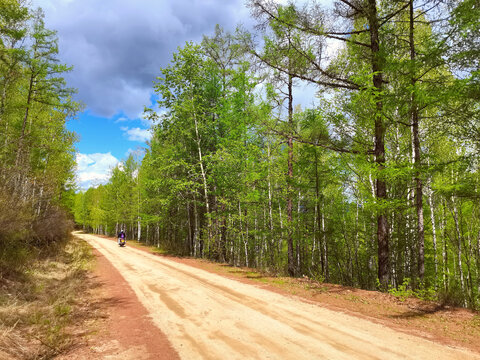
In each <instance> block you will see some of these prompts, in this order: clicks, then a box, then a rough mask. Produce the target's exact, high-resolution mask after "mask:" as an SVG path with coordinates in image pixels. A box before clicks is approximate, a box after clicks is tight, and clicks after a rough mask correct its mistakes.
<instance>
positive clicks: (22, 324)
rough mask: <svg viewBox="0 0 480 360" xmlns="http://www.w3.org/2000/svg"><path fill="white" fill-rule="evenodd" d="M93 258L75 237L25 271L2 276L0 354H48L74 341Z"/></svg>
mask: <svg viewBox="0 0 480 360" xmlns="http://www.w3.org/2000/svg"><path fill="white" fill-rule="evenodd" d="M92 262H93V255H92V253H91V249H90V248H89V247H88V245H87V244H86V243H85V242H83V241H79V240H71V241H70V242H68V243H67V244H66V245H65V246H64V247H62V248H61V249H59V250H58V251H56V252H55V255H52V254H49V255H48V256H44V257H42V258H41V259H38V260H37V261H35V262H34V263H33V264H32V266H31V267H30V268H29V269H28V270H27V271H26V272H25V273H24V274H23V275H21V276H17V277H15V278H14V279H12V278H11V279H0V359H25V360H30V359H50V358H52V357H54V356H55V355H58V354H60V353H62V352H65V351H66V350H68V349H70V348H71V347H72V346H73V345H74V337H73V334H72V333H71V329H72V325H73V324H74V322H76V321H77V320H78V318H79V317H81V316H82V314H83V313H82V311H81V305H82V301H83V300H84V299H82V298H81V297H80V298H79V297H78V294H82V293H84V292H85V290H86V289H85V287H86V286H87V285H86V284H87V283H86V281H85V280H86V276H87V272H88V270H89V269H90V266H91V264H92Z"/></svg>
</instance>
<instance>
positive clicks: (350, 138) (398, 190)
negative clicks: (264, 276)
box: [74, 0, 480, 307]
mask: <svg viewBox="0 0 480 360" xmlns="http://www.w3.org/2000/svg"><path fill="white" fill-rule="evenodd" d="M260 3H261V4H263V5H264V6H263V7H260V6H259V4H260ZM427 3H428V2H427ZM342 6H344V9H343V10H345V12H340V13H339V14H344V15H348V14H350V12H349V10H351V11H353V10H352V9H351V8H350V5H349V4H348V3H344V4H343V5H342ZM369 6H372V4H371V3H369ZM375 6H376V8H375V9H374V10H375V11H376V12H375V13H376V14H378V16H379V17H378V18H376V19H375V18H374V17H373V16H370V15H371V14H370V13H368V11H367V10H368V9H366V8H363V7H362V8H361V9H356V10H355V12H354V13H355V16H353V17H349V16H345V17H341V19H340V20H341V21H340V20H339V22H338V23H337V22H336V20H337V19H331V18H329V15H328V14H327V13H324V12H322V11H320V10H319V9H318V8H316V7H308V6H306V7H304V8H302V9H300V8H298V7H295V6H294V5H293V4H291V5H288V6H280V5H277V4H276V3H275V2H267V1H261V0H258V1H255V2H252V8H253V9H254V11H253V12H254V14H255V15H256V16H258V17H259V19H260V20H261V21H262V23H263V24H264V25H265V32H262V33H261V34H260V35H262V37H263V39H264V42H263V44H262V45H263V47H262V49H261V50H257V48H255V47H253V45H252V43H253V40H252V39H253V38H254V37H253V36H251V35H250V34H245V33H242V32H241V31H238V32H237V33H236V34H235V36H233V35H231V34H228V33H226V32H224V31H223V30H222V29H221V28H220V27H218V26H217V27H216V29H215V33H214V35H213V36H212V37H204V39H203V41H202V43H201V44H194V43H192V42H188V43H186V44H185V46H184V47H181V48H179V49H178V50H177V51H176V52H175V53H174V54H173V55H172V60H171V63H170V64H169V65H168V66H166V67H165V68H163V69H161V74H160V76H159V77H158V78H157V81H156V83H155V85H154V91H155V92H156V94H157V95H158V97H159V99H160V101H159V104H158V105H159V106H160V107H161V108H162V114H161V115H160V114H157V113H155V111H154V110H152V109H147V116H148V117H149V118H150V119H152V120H153V121H155V125H154V127H153V128H152V135H153V136H152V140H151V142H150V144H149V147H148V149H147V150H146V154H145V156H144V158H143V160H142V161H141V163H138V164H136V163H134V161H133V160H132V159H128V160H126V161H125V162H124V163H123V164H122V166H120V167H118V168H116V169H113V171H112V177H111V179H110V182H109V183H108V184H106V185H105V186H100V187H98V188H96V189H89V190H87V191H86V192H84V193H79V194H77V195H76V197H75V206H74V207H75V211H74V212H75V219H76V221H77V223H78V224H80V225H82V226H83V227H84V228H85V229H88V230H92V231H95V232H100V233H110V234H112V233H114V232H116V231H117V230H118V228H119V227H120V226H122V227H127V228H128V229H127V234H128V235H129V236H130V237H133V236H136V237H138V235H136V234H139V233H141V234H140V238H139V239H138V240H140V241H144V242H146V243H149V244H155V245H157V246H158V247H161V248H163V249H164V250H166V251H169V252H174V253H177V254H183V255H191V256H197V257H205V258H209V259H215V260H219V261H225V262H228V263H230V264H232V265H239V266H252V267H257V268H261V269H264V270H268V271H272V272H277V273H286V272H287V270H290V269H289V268H288V265H291V264H289V263H288V262H289V261H290V262H291V261H292V259H289V256H288V255H289V254H288V253H287V251H288V248H289V246H288V244H287V243H290V244H291V245H292V247H293V249H291V250H293V255H294V256H293V259H294V262H295V264H294V267H295V274H296V275H299V276H301V275H307V276H309V277H312V278H319V279H322V280H324V281H327V282H335V283H341V284H346V285H350V286H358V287H362V288H367V289H379V290H383V291H389V292H390V293H391V294H393V295H394V296H396V297H398V298H400V299H402V300H404V299H405V298H407V297H409V296H415V297H418V298H421V299H425V300H435V299H437V298H440V299H444V300H442V301H445V302H449V303H454V304H456V305H461V306H470V307H476V306H478V303H479V294H478V283H479V279H480V270H479V269H480V240H479V239H480V237H479V236H478V234H479V233H480V222H479V219H480V206H479V204H478V193H479V190H478V188H479V181H480V177H479V173H478V160H479V159H478V154H477V152H476V147H477V146H478V138H479V137H478V134H480V132H479V131H478V129H479V128H480V127H479V126H478V123H479V122H478V119H479V118H478V111H479V108H480V107H479V103H478V96H476V95H478V88H476V86H478V73H477V72H476V71H475V70H474V69H470V68H468V67H466V66H465V64H466V62H467V60H468V61H470V60H472V61H474V59H473V57H471V56H472V55H471V54H472V52H473V53H474V52H475V50H476V49H475V48H474V46H472V44H475V42H476V41H477V40H478V39H477V38H473V39H468V36H467V37H466V36H465V34H466V33H468V31H470V32H471V33H475V32H476V30H478V29H477V27H478V26H477V25H478V21H477V22H476V21H475V20H474V19H473V17H471V16H470V15H469V14H468V11H469V9H470V10H471V9H472V2H471V1H470V0H465V1H462V2H460V3H459V4H458V5H456V7H455V8H454V9H450V10H449V11H451V14H452V20H451V22H450V23H447V22H443V23H442V24H443V25H444V26H450V30H452V32H451V35H452V36H453V37H452V38H454V37H456V36H459V37H462V38H463V39H467V40H468V41H467V40H465V41H464V42H462V43H461V49H462V51H461V52H459V53H458V54H459V55H458V56H456V55H454V54H453V50H454V49H455V48H456V47H455V46H453V45H452V44H449V40H448V39H446V38H445V37H444V34H442V33H441V32H439V31H438V29H437V27H436V26H434V25H435V24H436V22H433V20H432V19H433V18H431V17H430V16H434V14H433V13H432V12H428V11H427V13H426V14H423V13H419V12H414V14H413V17H411V14H410V13H409V11H408V10H409V9H408V7H404V4H403V3H399V2H393V3H392V2H390V3H388V2H384V3H381V4H380V3H379V4H377V5H375ZM426 6H427V5H426ZM432 8H433V7H432ZM465 9H467V10H465ZM475 9H476V8H475ZM475 9H474V10H475ZM357 10H358V13H357ZM369 10H373V9H369ZM475 11H476V10H475ZM273 15H275V16H273ZM410 20H412V22H411V21H410ZM436 20H438V22H442V21H443V20H442V19H436ZM436 20H435V21H436ZM342 21H344V22H345V23H346V24H347V26H346V27H345V28H342V27H341V26H343V25H344V24H343V22H342ZM331 23H333V24H335V25H336V26H339V28H338V29H337V28H334V29H331V28H330V26H331ZM375 24H376V25H378V33H375V32H374V31H373V29H372V26H373V25H375ZM410 24H412V26H410ZM340 29H343V30H344V31H345V32H344V33H342V32H341V31H340ZM333 33H335V34H337V35H332V34H333ZM338 34H343V35H338ZM339 37H340V38H341V39H340V40H341V41H342V42H343V44H344V46H343V47H342V48H340V49H339V51H338V52H337V53H336V54H335V55H334V56H332V58H331V59H329V60H330V61H328V62H326V61H324V58H323V57H322V56H323V53H322V51H323V49H324V46H326V45H328V42H329V41H330V40H331V39H332V38H335V39H337V40H338V38H339ZM375 37H378V39H376V40H378V44H375V46H373V45H372V43H371V42H372V41H373V40H374V38H375ZM377 45H378V49H377ZM320 50H322V51H320ZM412 50H413V52H412ZM252 55H253V56H254V60H252V57H251V56H252ZM256 60H259V62H256ZM463 60H464V61H463ZM452 70H457V71H452ZM458 70H460V71H461V72H462V71H463V73H462V74H463V75H465V78H460V77H459V76H458V74H457V72H458ZM476 76H477V78H476ZM299 79H302V80H303V81H307V82H308V83H310V85H314V86H316V89H317V90H318V104H317V105H311V106H310V105H309V106H308V107H307V108H306V109H301V108H300V107H299V106H298V107H297V108H296V109H295V110H294V111H293V110H292V107H290V106H288V105H290V104H292V101H291V100H294V99H295V100H296V98H295V96H296V89H297V85H300V81H299ZM297 82H298V83H297ZM302 85H303V84H302ZM290 87H291V88H292V89H293V91H292V92H290V91H289V90H290ZM415 138H418V139H417V140H418V141H414V139H415ZM289 165H291V168H289ZM290 174H291V175H290ZM383 185H385V194H382V193H381V192H379V187H382V186H383ZM380 190H381V189H380ZM418 194H422V195H423V198H422V199H421V200H422V201H416V200H417V199H420V197H419V196H418ZM289 214H291V216H289ZM421 219H423V220H422V221H423V222H422V224H423V225H421V226H420V222H421ZM380 220H381V221H384V223H381V222H379V221H380ZM379 224H380V226H381V225H382V224H385V228H383V229H381V230H382V233H383V234H384V235H385V242H386V243H380V240H381V237H380V236H379V233H380V232H379V231H378V226H379ZM420 228H421V229H420ZM422 234H423V236H421V235H422ZM421 239H423V240H421ZM379 248H380V253H381V256H380V257H382V258H381V259H379ZM421 249H423V255H421V254H422V252H421ZM380 260H382V261H383V262H381V261H380ZM422 262H424V264H425V270H424V273H422V274H420V272H421V270H420V269H419V267H420V264H421V263H422ZM379 270H385V271H386V273H385V274H386V275H385V274H384V275H385V276H384V277H383V278H382V279H381V284H380V282H379V280H378V279H377V278H378V277H379ZM382 276H383V275H382ZM422 277H423V278H422Z"/></svg>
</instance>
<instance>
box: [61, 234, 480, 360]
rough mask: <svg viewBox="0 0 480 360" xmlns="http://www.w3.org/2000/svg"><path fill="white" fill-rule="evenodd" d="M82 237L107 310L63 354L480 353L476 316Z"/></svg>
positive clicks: (98, 300) (96, 294) (96, 295)
mask: <svg viewBox="0 0 480 360" xmlns="http://www.w3.org/2000/svg"><path fill="white" fill-rule="evenodd" d="M79 236H80V237H81V238H83V239H85V240H87V241H88V242H89V243H90V244H91V245H92V246H94V247H95V251H94V254H95V256H96V257H97V264H98V265H97V268H96V270H95V273H94V275H93V276H92V277H91V279H90V281H92V284H97V285H94V286H93V289H94V290H93V291H90V292H88V293H85V294H84V296H85V297H87V298H88V297H90V301H93V303H95V304H98V306H96V307H97V308H98V309H99V310H101V312H102V314H103V315H102V316H100V317H98V316H97V320H96V322H94V323H92V324H90V325H89V328H90V330H89V331H85V328H84V326H82V325H79V328H81V329H83V330H82V331H83V332H81V331H80V333H81V334H83V335H82V336H80V337H78V338H77V339H76V342H77V346H76V348H74V349H73V350H72V351H70V352H68V353H67V354H66V355H65V357H60V359H88V358H91V357H92V356H94V357H95V358H105V359H110V358H112V359H117V358H121V359H157V358H162V359H176V358H178V357H181V358H189V359H191V358H225V356H226V355H227V354H228V358H282V359H283V358H295V359H302V358H311V356H312V354H323V355H325V356H326V357H327V358H376V357H378V358H396V357H398V358H418V356H421V357H422V358H432V359H443V358H445V359H446V358H448V359H454V358H458V359H465V358H478V359H480V344H479V343H478V339H479V338H480V314H479V313H476V312H471V311H468V310H465V309H457V308H449V307H441V306H440V305H439V304H436V303H432V302H424V301H420V300H418V299H404V300H403V301H402V300H400V299H399V298H396V297H394V296H393V295H390V294H385V293H379V292H375V291H365V290H359V289H354V288H349V287H344V286H338V285H332V284H326V283H318V282H315V281H313V280H311V279H308V278H301V279H292V278H285V277H274V276H268V275H265V274H261V273H259V272H256V271H254V270H252V269H246V268H235V267H231V266H229V265H227V264H218V263H212V262H208V261H203V260H199V259H192V258H179V257H172V256H165V255H162V254H159V253H158V252H157V250H156V249H155V248H152V247H147V246H144V245H142V244H139V243H136V242H134V241H129V242H128V243H127V247H126V248H119V247H118V246H117V245H116V244H115V239H113V238H107V237H99V236H91V235H79ZM105 240H109V241H105ZM142 254H143V255H142ZM118 269H124V270H126V271H122V270H120V271H121V272H122V273H123V277H122V276H121V275H120V273H119V271H118ZM208 274H210V275H208ZM218 275H220V276H218ZM252 285H253V286H252ZM92 296H93V300H92ZM287 328H288V329H287ZM159 329H161V330H162V331H163V332H162V331H160V330H159ZM285 329H287V330H288V331H287V330H285ZM285 331H286V332H285ZM112 334H117V335H118V336H116V337H115V336H114V335H112ZM137 334H138V335H140V334H142V335H141V336H136V335H137ZM152 338H153V339H155V341H151V339H152ZM167 339H168V340H167ZM312 340H319V341H312ZM462 348H463V349H469V350H471V351H472V352H469V351H465V350H461V349H462Z"/></svg>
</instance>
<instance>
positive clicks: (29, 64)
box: [0, 0, 90, 359]
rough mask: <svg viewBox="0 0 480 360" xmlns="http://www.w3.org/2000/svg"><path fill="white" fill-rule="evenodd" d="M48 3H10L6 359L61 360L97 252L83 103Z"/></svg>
mask: <svg viewBox="0 0 480 360" xmlns="http://www.w3.org/2000/svg"><path fill="white" fill-rule="evenodd" d="M57 55H58V45H57V37H56V34H55V31H52V30H49V29H47V28H46V27H45V24H44V21H43V13H42V11H41V9H37V10H34V9H32V8H31V7H30V6H29V2H27V1H23V0H2V1H0V358H2V359H3V358H5V359H43V358H51V357H52V356H53V355H55V354H58V353H59V352H61V351H63V350H64V349H66V348H68V347H69V346H70V345H71V341H72V340H71V338H70V337H69V336H68V335H69V334H68V326H69V325H70V324H71V322H72V321H73V319H74V317H75V316H78V312H77V314H76V315H75V311H76V309H75V304H76V302H75V301H76V300H75V297H76V296H77V294H78V293H79V291H80V290H81V289H82V286H84V285H83V280H84V277H85V273H84V271H85V269H86V266H87V265H86V264H87V263H88V262H89V261H90V255H89V251H88V249H87V248H86V247H85V245H82V244H77V245H78V246H73V245H72V244H71V243H69V242H68V238H69V233H70V231H71V230H72V229H73V225H74V223H73V220H72V218H73V216H72V213H71V209H72V207H73V195H74V186H75V184H74V166H75V160H74V159H75V153H74V147H73V144H74V142H75V135H74V134H73V133H71V132H69V131H68V130H67V129H66V126H65V123H66V121H67V120H68V119H69V118H71V117H72V116H74V115H75V112H76V111H77V109H78V108H79V106H78V104H77V103H75V102H73V101H72V99H71V95H72V93H73V90H72V89H69V88H68V87H67V85H66V83H65V80H64V78H63V76H64V74H65V73H66V72H67V71H69V70H70V68H69V67H67V66H66V65H63V64H61V63H60V62H59V60H58V58H57Z"/></svg>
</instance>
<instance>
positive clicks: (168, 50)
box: [32, 0, 314, 189]
mask: <svg viewBox="0 0 480 360" xmlns="http://www.w3.org/2000/svg"><path fill="white" fill-rule="evenodd" d="M277 1H278V2H279V3H286V0H277ZM32 4H33V6H35V7H37V6H40V7H42V9H43V10H44V12H45V23H46V26H47V28H50V29H52V30H56V31H57V35H58V38H59V50H60V52H59V59H60V61H61V62H62V63H65V64H67V65H70V66H73V71H72V72H70V73H69V74H67V75H66V76H65V78H66V80H67V82H68V85H69V86H70V87H74V88H76V89H78V94H77V96H76V100H78V101H80V102H82V103H83V104H84V105H85V111H84V112H82V113H80V114H78V117H77V119H73V120H71V121H70V122H69V123H68V125H67V126H68V129H70V130H73V131H75V132H76V133H77V134H78V135H79V138H80V141H79V142H78V143H77V145H76V148H77V163H78V166H77V182H78V185H79V187H80V188H81V189H86V188H88V187H89V186H95V185H98V184H100V183H105V182H107V181H108V179H109V176H110V175H109V174H110V170H111V169H112V168H113V167H115V166H116V165H117V164H118V162H119V161H121V160H123V159H125V158H126V157H127V156H128V154H130V153H131V152H136V154H137V155H138V153H139V150H141V149H142V148H145V147H146V142H147V141H148V139H149V136H150V132H149V128H150V126H151V124H149V123H148V122H147V121H145V120H143V119H142V113H143V109H144V107H145V106H152V105H155V94H154V93H153V81H154V80H155V78H156V77H157V76H158V75H159V74H160V68H162V67H166V66H168V64H169V62H170V60H171V58H172V54H173V52H175V51H176V49H177V48H178V47H179V46H183V45H184V44H185V42H186V41H194V42H200V41H201V39H202V37H203V35H209V34H212V33H213V31H214V28H215V25H216V24H219V25H220V26H221V27H223V28H224V29H225V30H227V31H234V29H235V28H236V26H237V25H243V26H244V27H246V28H252V27H253V24H254V20H252V19H251V17H250V12H249V9H248V8H247V7H246V6H245V0H101V1H98V0H32ZM300 92H302V90H300ZM313 94H314V90H312V89H307V90H306V91H303V97H304V98H312V97H313Z"/></svg>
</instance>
